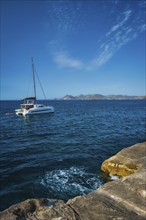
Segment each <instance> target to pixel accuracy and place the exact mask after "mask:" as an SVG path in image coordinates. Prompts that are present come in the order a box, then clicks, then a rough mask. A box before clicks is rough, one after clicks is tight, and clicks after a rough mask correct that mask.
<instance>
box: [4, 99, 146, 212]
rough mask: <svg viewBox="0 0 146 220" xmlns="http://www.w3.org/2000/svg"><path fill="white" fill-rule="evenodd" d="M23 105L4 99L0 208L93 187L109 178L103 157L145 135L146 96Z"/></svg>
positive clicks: (80, 192) (67, 196) (64, 196)
mask: <svg viewBox="0 0 146 220" xmlns="http://www.w3.org/2000/svg"><path fill="white" fill-rule="evenodd" d="M40 102H41V103H44V104H45V102H44V101H40ZM19 105H20V101H1V102H0V110H1V112H0V119H1V126H0V129H1V130H0V163H1V165H0V187H1V191H0V211H2V210H4V209H6V208H8V207H9V206H10V205H12V204H15V203H18V202H21V201H24V200H25V199H30V198H49V199H62V200H64V201H67V200H68V199H71V198H73V197H75V196H78V195H84V194H87V193H90V192H92V191H94V190H96V189H97V188H98V187H100V186H101V185H102V184H103V183H105V182H107V181H109V178H108V177H107V176H105V175H104V174H103V173H102V171H101V164H102V162H103V161H104V160H106V159H107V158H109V157H111V156H113V155H115V154H116V153H117V152H119V151H120V150H121V149H123V148H125V147H129V146H131V145H133V144H136V143H140V142H143V141H145V140H146V109H145V108H146V100H88V101H84V100H83V101H81V100H76V101H75V100H70V101H69V100H51V101H49V105H52V106H54V108H55V113H53V114H44V115H36V116H27V117H24V116H17V115H16V114H15V109H18V108H19Z"/></svg>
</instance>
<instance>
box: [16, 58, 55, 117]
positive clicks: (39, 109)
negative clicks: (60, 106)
mask: <svg viewBox="0 0 146 220" xmlns="http://www.w3.org/2000/svg"><path fill="white" fill-rule="evenodd" d="M31 61H32V76H33V86H34V96H33V97H26V98H24V99H22V100H23V104H20V109H16V110H15V112H16V114H17V115H22V116H26V115H37V114H45V113H53V112H54V107H53V106H45V105H43V104H38V103H37V98H36V82H35V73H36V72H35V66H34V62H33V58H31ZM37 77H38V76H37ZM41 89H42V86H41ZM42 92H43V94H44V91H43V89H42ZM44 95H45V94H44Z"/></svg>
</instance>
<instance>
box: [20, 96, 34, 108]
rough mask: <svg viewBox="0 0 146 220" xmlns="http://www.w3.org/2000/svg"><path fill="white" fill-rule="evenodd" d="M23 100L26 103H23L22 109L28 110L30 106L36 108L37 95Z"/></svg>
mask: <svg viewBox="0 0 146 220" xmlns="http://www.w3.org/2000/svg"><path fill="white" fill-rule="evenodd" d="M23 101H24V103H23V104H21V108H22V109H26V110H28V109H30V108H34V107H35V105H36V98H35V97H29V98H24V99H23Z"/></svg>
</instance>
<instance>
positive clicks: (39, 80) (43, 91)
mask: <svg viewBox="0 0 146 220" xmlns="http://www.w3.org/2000/svg"><path fill="white" fill-rule="evenodd" d="M34 71H35V74H36V76H37V79H38V82H39V85H40V87H41V90H42V93H43V95H44V98H45V100H46V101H47V98H46V95H45V92H44V90H43V87H42V84H41V82H40V79H39V77H38V74H37V72H36V69H35V66H34Z"/></svg>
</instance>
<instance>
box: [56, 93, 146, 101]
mask: <svg viewBox="0 0 146 220" xmlns="http://www.w3.org/2000/svg"><path fill="white" fill-rule="evenodd" d="M127 99H128V100H134V99H146V96H128V95H107V96H105V95H101V94H89V95H79V96H72V95H66V96H64V97H62V98H59V99H58V100H127Z"/></svg>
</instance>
